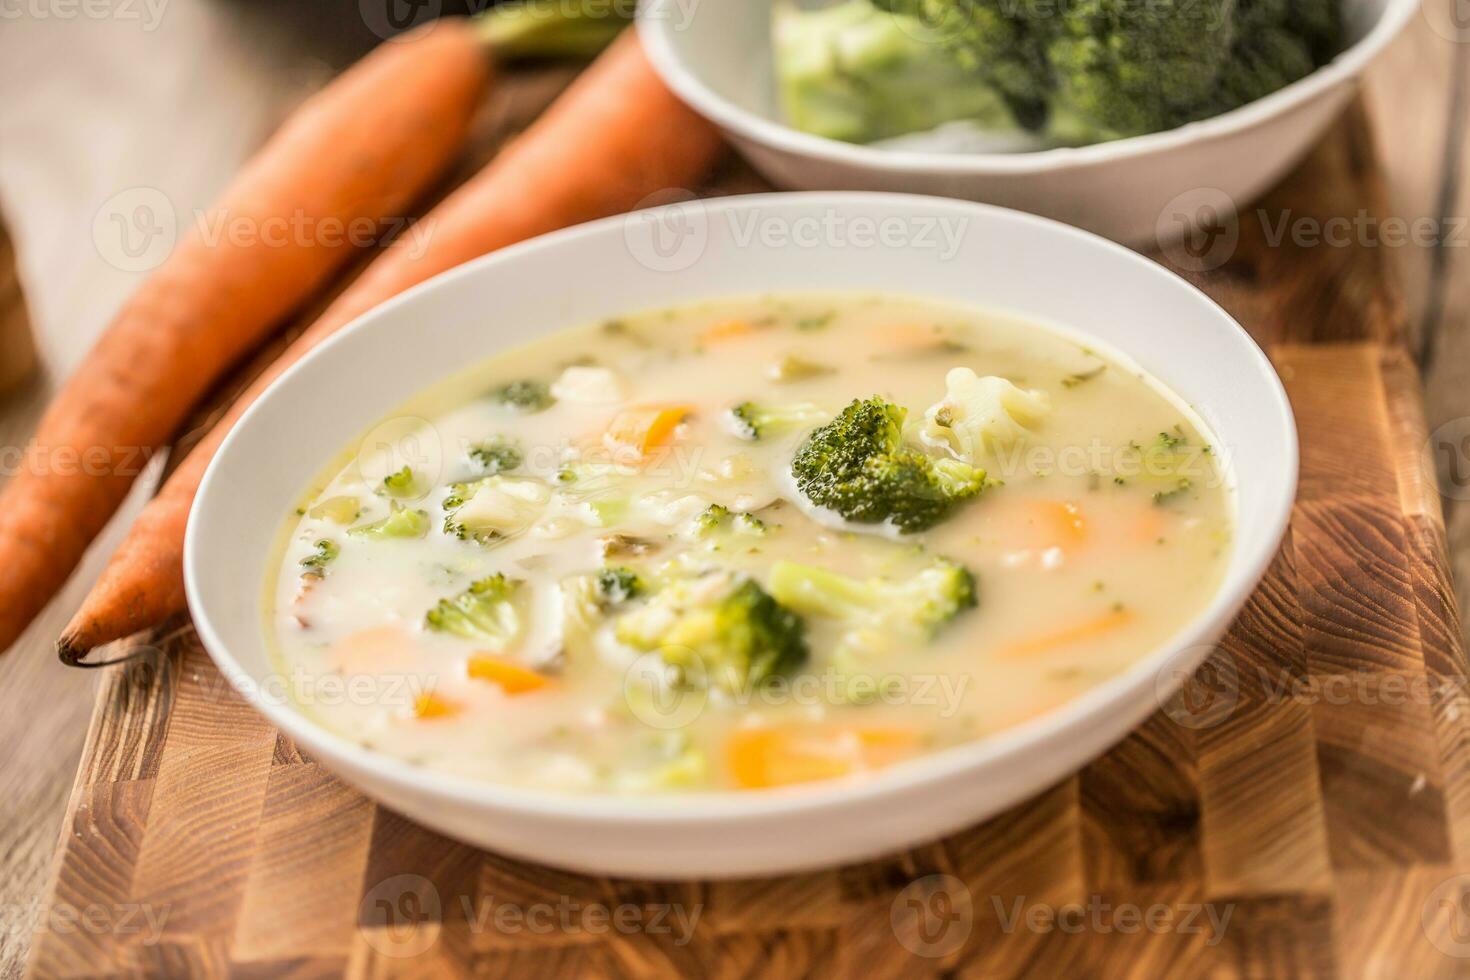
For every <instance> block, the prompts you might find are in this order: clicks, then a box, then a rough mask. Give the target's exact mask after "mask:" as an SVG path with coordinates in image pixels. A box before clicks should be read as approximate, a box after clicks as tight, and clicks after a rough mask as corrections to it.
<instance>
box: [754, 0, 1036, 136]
mask: <svg viewBox="0 0 1470 980" xmlns="http://www.w3.org/2000/svg"><path fill="white" fill-rule="evenodd" d="M772 33H773V36H774V42H775V63H776V76H777V85H778V89H779V92H780V97H781V104H782V108H783V110H784V112H785V115H786V118H787V120H788V121H789V122H790V123H791V125H793V126H795V127H796V128H797V129H800V130H803V131H805V132H808V133H815V134H817V135H818V136H826V137H828V138H830V139H838V140H846V141H848V142H852V143H871V142H873V141H874V140H881V139H886V138H888V137H892V136H901V135H903V134H904V133H913V132H921V131H924V130H929V129H933V128H934V127H936V126H938V125H940V124H941V123H945V122H949V121H951V120H955V119H968V120H974V121H976V122H977V123H979V124H981V125H983V126H984V127H985V128H986V129H989V130H997V131H1004V130H1012V131H1013V130H1016V129H1018V127H1017V125H1016V122H1015V119H1014V118H1013V117H1012V116H1011V112H1010V109H1009V108H1008V107H1007V105H1006V102H1005V100H1004V99H1003V98H1002V97H1001V95H1000V93H999V92H998V91H997V90H996V89H995V88H994V87H993V86H992V85H991V84H990V83H989V82H988V81H987V80H985V79H984V78H982V77H981V76H979V75H977V74H976V73H974V72H972V71H970V70H969V69H968V68H967V67H966V66H965V65H964V64H962V63H961V61H960V60H959V59H957V58H956V57H955V56H954V53H953V52H951V51H949V50H947V49H945V48H943V47H940V46H937V45H936V44H935V43H934V42H933V40H932V38H931V37H929V32H928V31H927V30H926V28H925V26H924V25H923V24H922V23H921V22H919V21H918V20H915V19H913V18H909V17H903V16H901V15H894V14H891V13H888V12H885V11H882V10H878V9H875V8H874V7H873V5H872V4H871V3H869V2H868V0H847V2H845V3H839V4H837V5H836V6H832V7H825V8H822V9H818V10H798V9H797V8H796V7H795V6H794V5H793V4H790V3H779V4H777V6H776V7H775V9H774V21H773V24H772Z"/></svg>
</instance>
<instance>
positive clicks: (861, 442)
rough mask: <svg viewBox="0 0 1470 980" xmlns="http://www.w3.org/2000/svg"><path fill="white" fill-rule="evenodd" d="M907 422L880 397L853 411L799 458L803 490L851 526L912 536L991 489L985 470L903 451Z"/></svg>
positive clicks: (814, 438)
mask: <svg viewBox="0 0 1470 980" xmlns="http://www.w3.org/2000/svg"><path fill="white" fill-rule="evenodd" d="M906 414H907V413H906V412H905V410H904V409H902V408H900V407H899V406H897V405H894V404H892V403H891V402H887V401H884V400H883V399H882V398H879V397H876V396H875V397H873V398H869V399H866V400H862V399H859V400H857V401H854V402H853V403H852V404H851V405H848V406H847V408H845V409H843V410H842V413H841V414H840V415H838V416H837V418H835V419H833V420H832V421H831V422H829V423H828V424H827V425H824V426H822V427H821V428H819V429H817V430H816V431H815V432H813V433H812V434H811V435H810V436H809V437H808V438H807V440H806V442H805V443H804V444H803V445H802V446H801V448H800V449H798V450H797V453H796V457H795V459H793V460H792V462H791V473H792V476H794V477H795V478H796V487H797V489H798V490H800V491H801V492H802V494H803V495H805V496H806V498H807V499H808V500H809V501H811V502H812V503H813V504H816V505H817V506H818V507H825V508H827V509H829V510H832V511H834V512H836V513H837V514H839V515H841V516H842V517H845V518H847V519H848V520H850V521H855V522H857V523H859V524H877V523H881V522H883V521H890V522H892V524H893V525H894V526H895V527H897V528H898V529H899V530H900V531H902V532H904V533H906V534H908V533H912V532H915V531H922V530H924V529H926V528H930V527H933V526H934V525H935V524H938V523H939V522H940V521H942V520H944V519H945V518H947V517H948V516H949V515H950V514H951V513H952V512H953V511H954V509H955V508H956V507H958V506H959V505H960V504H962V503H964V502H965V501H967V500H970V499H971V498H973V497H975V496H976V495H977V494H979V493H980V491H982V490H983V489H985V486H986V481H985V471H984V470H982V469H979V468H978V467H974V466H970V465H969V464H967V463H962V462H959V461H958V460H953V459H938V458H934V457H931V456H928V455H926V454H924V453H922V452H919V451H917V450H913V449H905V448H903V446H902V439H903V421H904V418H905V416H906Z"/></svg>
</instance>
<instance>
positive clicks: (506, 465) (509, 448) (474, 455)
mask: <svg viewBox="0 0 1470 980" xmlns="http://www.w3.org/2000/svg"><path fill="white" fill-rule="evenodd" d="M467 455H468V456H469V458H470V462H471V463H473V464H474V465H475V466H476V467H477V468H478V469H479V470H480V472H481V473H483V474H485V475H486V476H494V475H495V474H497V473H506V472H509V471H510V470H513V469H515V468H516V467H518V466H520V465H521V460H522V457H521V451H520V449H518V448H516V446H515V444H514V443H512V442H510V441H509V440H507V439H503V438H501V437H499V436H496V437H495V438H493V439H488V440H486V441H485V442H481V443H476V444H475V445H473V446H471V447H470V449H469V452H468V454H467Z"/></svg>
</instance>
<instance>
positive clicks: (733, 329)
mask: <svg viewBox="0 0 1470 980" xmlns="http://www.w3.org/2000/svg"><path fill="white" fill-rule="evenodd" d="M753 333H755V325H754V324H752V323H751V322H750V321H749V320H725V321H723V322H721V323H717V324H715V325H714V326H712V327H707V328H706V329H705V330H703V331H701V332H700V334H699V342H700V343H701V344H718V343H720V342H721V341H726V340H734V339H735V338H737V337H747V336H749V335H750V334H753Z"/></svg>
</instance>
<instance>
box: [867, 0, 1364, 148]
mask: <svg viewBox="0 0 1470 980" xmlns="http://www.w3.org/2000/svg"><path fill="white" fill-rule="evenodd" d="M877 5H878V6H880V7H885V8H888V9H894V10H897V11H899V12H903V13H908V14H912V15H913V16H914V17H916V18H917V19H918V20H919V21H921V22H923V23H924V24H925V25H926V26H928V27H929V28H930V29H932V30H933V31H934V32H935V34H936V36H939V37H941V38H943V39H945V41H946V43H948V44H949V45H951V46H952V47H953V48H954V50H955V53H956V57H957V58H959V60H960V61H961V62H962V63H964V64H965V65H967V66H969V67H970V68H971V69H973V71H975V72H976V73H977V75H978V76H979V78H980V79H982V80H983V81H985V82H987V83H989V84H991V85H993V86H995V88H996V89H998V90H999V91H1000V92H1002V93H1003V94H1004V96H1005V98H1006V100H1007V102H1008V103H1009V105H1010V108H1011V110H1012V112H1013V113H1014V114H1015V116H1016V118H1017V119H1018V120H1019V121H1020V122H1021V124H1022V125H1023V126H1026V127H1028V128H1031V129H1035V130H1042V131H1045V132H1046V133H1047V134H1048V135H1049V136H1050V137H1051V138H1052V139H1053V140H1054V141H1056V142H1060V143H1092V142H1098V141H1100V140H1109V139H1117V138H1120V137H1125V136H1136V135H1139V134H1142V133H1151V132H1157V131H1159V130H1164V129H1172V128H1174V127H1176V126H1180V125H1183V124H1184V123H1187V122H1191V121H1193V120H1196V119H1204V118H1208V117H1210V116H1214V115H1218V114H1220V113H1222V112H1226V111H1228V110H1230V109H1234V108H1236V107H1237V106H1241V105H1244V104H1245V103H1247V102H1251V101H1253V100H1255V99H1258V98H1261V97H1262V96H1264V95H1269V94H1270V93H1271V92H1274V91H1276V90H1277V89H1279V88H1281V87H1283V86H1285V85H1287V84H1289V83H1291V82H1293V81H1296V80H1297V79H1299V78H1301V77H1303V76H1304V75H1306V74H1308V73H1309V72H1311V71H1312V70H1313V69H1314V68H1316V67H1317V66H1318V65H1322V64H1325V63H1326V62H1327V61H1328V60H1329V59H1330V58H1331V57H1332V56H1333V55H1335V54H1336V53H1337V51H1338V50H1339V48H1340V46H1341V41H1342V21H1341V0H1234V2H1218V0H1157V2H1151V3H1139V2H1137V0H1059V2H1058V0H877Z"/></svg>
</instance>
